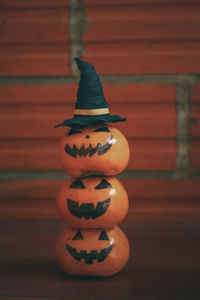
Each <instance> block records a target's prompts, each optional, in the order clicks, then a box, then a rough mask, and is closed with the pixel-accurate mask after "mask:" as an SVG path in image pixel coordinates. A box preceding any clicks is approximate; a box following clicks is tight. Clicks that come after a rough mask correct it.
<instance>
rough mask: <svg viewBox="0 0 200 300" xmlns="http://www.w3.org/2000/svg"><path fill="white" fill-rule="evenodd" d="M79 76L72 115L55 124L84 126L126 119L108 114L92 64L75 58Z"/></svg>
mask: <svg viewBox="0 0 200 300" xmlns="http://www.w3.org/2000/svg"><path fill="white" fill-rule="evenodd" d="M75 60H76V63H77V65H78V68H79V70H80V71H81V78H80V82H79V88H78V93H77V101H76V104H75V111H74V117H73V118H72V119H68V120H65V121H63V122H62V123H60V124H58V125H56V126H55V127H59V126H69V127H72V128H73V127H86V126H89V125H95V124H102V123H105V122H121V121H126V119H124V118H122V117H120V116H117V115H110V113H109V110H108V104H107V102H106V99H105V98H104V94H103V89H102V86H101V82H100V80H99V76H98V75H97V73H96V71H95V68H94V66H93V65H92V64H89V63H88V62H85V61H82V60H81V59H80V58H75Z"/></svg>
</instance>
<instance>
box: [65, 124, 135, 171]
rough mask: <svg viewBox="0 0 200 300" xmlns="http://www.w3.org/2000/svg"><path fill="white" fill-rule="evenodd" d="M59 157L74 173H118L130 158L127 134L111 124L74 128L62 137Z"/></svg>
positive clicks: (67, 169)
mask: <svg viewBox="0 0 200 300" xmlns="http://www.w3.org/2000/svg"><path fill="white" fill-rule="evenodd" d="M59 157H60V160H61V163H62V165H63V168H64V170H65V171H66V172H67V173H68V174H69V175H71V176H74V177H81V176H89V175H116V174H119V173H120V172H122V171H123V170H124V169H125V167H126V165H127V163H128V159H129V146H128V142H127V140H126V138H125V137H124V135H123V134H122V133H121V132H120V131H119V130H118V129H117V128H114V127H112V126H110V125H109V126H108V125H107V124H104V125H96V126H90V127H86V128H79V129H71V130H69V132H68V133H66V135H65V136H64V137H63V138H62V139H61V141H60V145H59Z"/></svg>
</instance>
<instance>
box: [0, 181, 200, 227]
mask: <svg viewBox="0 0 200 300" xmlns="http://www.w3.org/2000/svg"><path fill="white" fill-rule="evenodd" d="M63 182H64V181H63V180H62V181H60V180H42V181H39V180H32V181H30V180H14V181H2V182H0V191H1V193H0V208H1V209H0V216H1V218H6V219H8V218H12V219H59V218H60V217H59V216H58V214H57V212H56V207H55V199H56V195H57V193H58V190H59V188H60V187H61V185H62V184H63ZM121 182H122V184H123V185H124V186H125V188H126V190H127V192H128V194H129V200H130V209H129V214H128V216H127V220H128V221H130V222H133V221H134V222H163V223H165V222H167V223H168V222H178V223H180V222H183V223H184V222H192V223H198V222H199V221H200V218H199V212H200V201H199V199H200V182H199V180H128V179H126V180H122V181H121Z"/></svg>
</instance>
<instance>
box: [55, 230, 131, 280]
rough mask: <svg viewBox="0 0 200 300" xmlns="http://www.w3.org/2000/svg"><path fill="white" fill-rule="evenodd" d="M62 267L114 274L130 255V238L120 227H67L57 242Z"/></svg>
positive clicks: (77, 271)
mask: <svg viewBox="0 0 200 300" xmlns="http://www.w3.org/2000/svg"><path fill="white" fill-rule="evenodd" d="M55 255H56V258H57V260H58V263H59V266H60V268H61V269H62V270H63V271H65V272H67V273H69V274H73V275H93V276H112V275H114V274H115V273H117V272H119V271H120V270H121V269H122V268H123V267H124V266H125V265H126V263H127V261H128V257H129V242H128V239H127V238H126V236H125V234H124V233H123V231H122V230H121V229H120V228H119V227H117V226H116V227H114V228H112V229H80V230H75V229H71V228H69V227H68V228H65V229H64V230H63V231H62V232H61V234H60V236H59V237H58V239H57V241H56V245H55Z"/></svg>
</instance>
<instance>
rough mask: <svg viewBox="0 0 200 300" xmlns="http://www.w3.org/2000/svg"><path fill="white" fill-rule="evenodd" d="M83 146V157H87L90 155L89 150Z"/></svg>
mask: <svg viewBox="0 0 200 300" xmlns="http://www.w3.org/2000/svg"><path fill="white" fill-rule="evenodd" d="M83 146H84V147H83V149H84V151H83V156H84V157H85V156H86V155H87V154H88V148H85V145H83Z"/></svg>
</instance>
